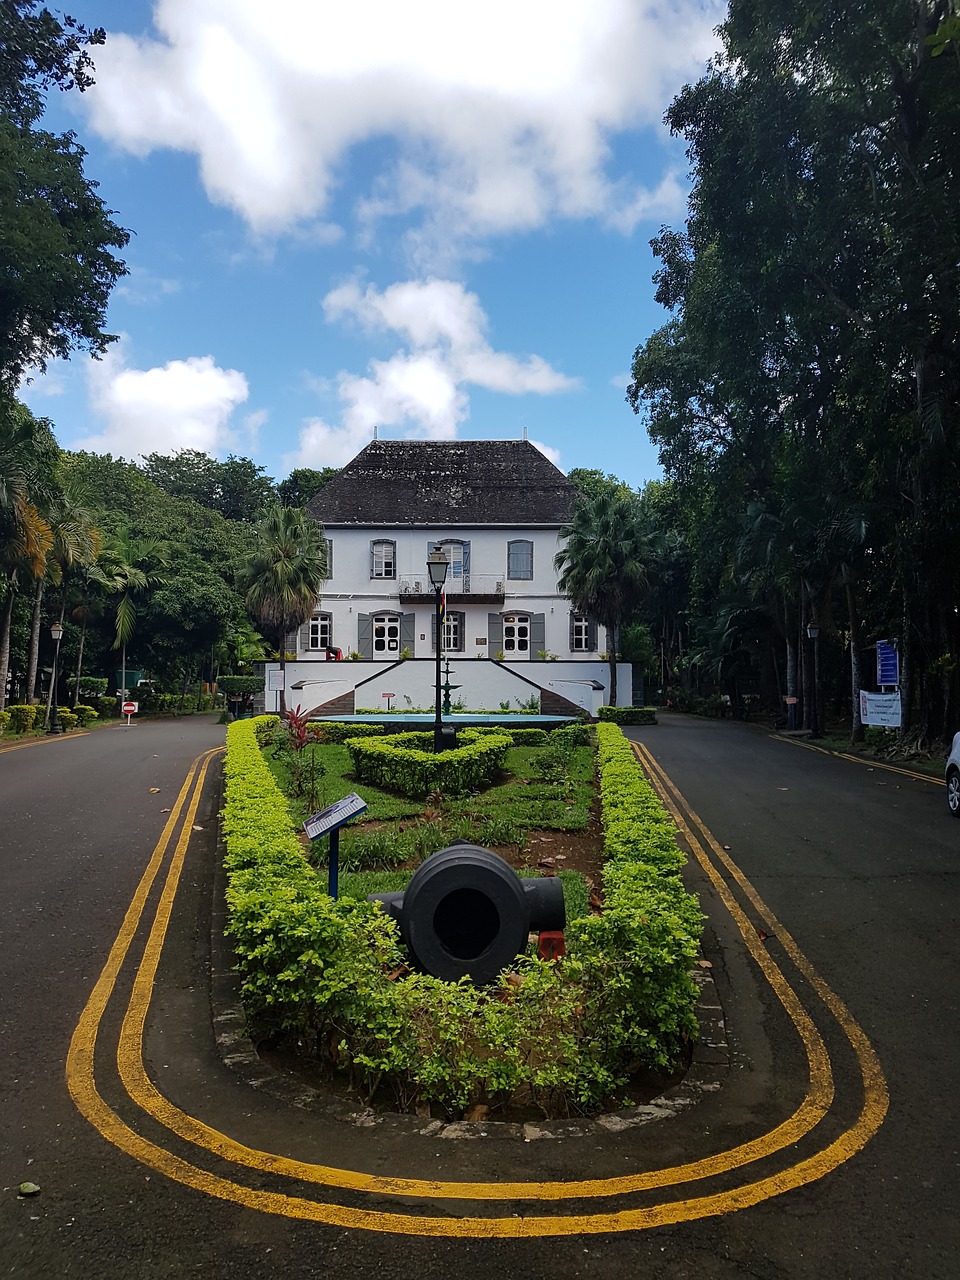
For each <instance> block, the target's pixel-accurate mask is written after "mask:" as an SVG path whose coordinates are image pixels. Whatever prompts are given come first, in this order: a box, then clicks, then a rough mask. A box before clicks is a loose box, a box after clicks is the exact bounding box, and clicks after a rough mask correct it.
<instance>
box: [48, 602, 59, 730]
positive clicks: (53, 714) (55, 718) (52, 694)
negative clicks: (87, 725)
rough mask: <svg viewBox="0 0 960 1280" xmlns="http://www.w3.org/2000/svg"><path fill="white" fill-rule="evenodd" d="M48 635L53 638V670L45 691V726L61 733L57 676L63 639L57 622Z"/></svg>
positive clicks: (53, 624)
mask: <svg viewBox="0 0 960 1280" xmlns="http://www.w3.org/2000/svg"><path fill="white" fill-rule="evenodd" d="M50 635H51V636H52V638H53V670H52V671H51V672H50V688H49V690H48V691H47V719H46V726H45V727H47V728H48V729H49V732H50V733H62V732H63V729H62V728H61V726H60V717H59V715H58V714H57V698H56V693H57V676H58V672H59V668H60V641H61V640H62V639H63V627H62V626H61V625H60V623H59V622H54V623H52V625H51V627H50Z"/></svg>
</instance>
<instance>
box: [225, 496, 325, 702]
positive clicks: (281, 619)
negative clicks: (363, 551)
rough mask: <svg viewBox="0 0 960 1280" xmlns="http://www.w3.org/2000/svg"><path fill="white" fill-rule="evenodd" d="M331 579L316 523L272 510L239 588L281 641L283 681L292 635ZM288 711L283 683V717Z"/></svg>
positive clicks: (289, 510)
mask: <svg viewBox="0 0 960 1280" xmlns="http://www.w3.org/2000/svg"><path fill="white" fill-rule="evenodd" d="M326 574H327V566H326V543H325V541H324V537H323V530H322V529H321V527H320V525H319V524H318V523H317V521H315V520H312V519H311V518H310V517H309V516H307V514H306V512H305V511H304V510H303V508H302V507H284V506H281V505H280V504H277V505H275V506H273V507H271V508H270V509H269V510H268V511H267V513H266V514H265V515H264V517H263V519H262V520H261V521H260V523H259V525H258V526H257V546H256V549H255V551H254V553H253V556H252V557H251V559H250V563H249V564H248V565H247V566H246V567H245V568H244V570H243V571H242V572H241V574H240V578H239V587H240V590H241V591H242V592H243V593H244V598H245V600H246V605H247V609H248V610H249V612H250V614H251V616H252V617H253V618H254V620H255V621H256V622H257V623H258V625H259V626H260V627H261V629H262V630H263V631H264V632H265V633H266V634H267V635H268V636H271V637H273V638H275V639H276V642H277V649H278V652H279V657H280V671H281V675H282V679H284V680H285V673H286V642H287V635H288V633H289V632H291V631H295V630H296V629H297V628H298V627H300V626H301V625H302V624H303V623H304V622H305V621H306V619H307V618H309V617H310V615H311V613H312V612H313V610H314V608H315V606H316V602H317V597H318V596H319V594H320V589H321V587H322V585H323V582H324V579H325V578H326ZM286 709H287V708H286V700H285V696H284V685H283V683H281V686H280V710H281V713H285V712H286Z"/></svg>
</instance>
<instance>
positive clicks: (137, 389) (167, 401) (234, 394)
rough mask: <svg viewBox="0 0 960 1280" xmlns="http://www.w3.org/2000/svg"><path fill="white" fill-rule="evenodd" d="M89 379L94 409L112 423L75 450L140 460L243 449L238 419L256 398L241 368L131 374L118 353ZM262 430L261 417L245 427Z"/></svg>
mask: <svg viewBox="0 0 960 1280" xmlns="http://www.w3.org/2000/svg"><path fill="white" fill-rule="evenodd" d="M88 377H89V388H90V400H91V405H92V408H93V410H94V412H95V413H96V414H97V415H98V416H99V417H100V418H102V419H103V420H104V421H105V424H106V425H105V427H104V429H103V431H101V432H99V433H98V434H96V435H92V436H88V437H86V438H85V439H81V440H77V441H75V442H73V443H72V445H71V448H75V449H89V450H91V451H93V452H95V453H112V454H114V455H117V456H120V457H124V458H129V459H133V458H136V457H138V456H140V455H143V454H148V453H154V452H157V453H164V454H170V453H175V452H176V451H177V450H178V449H199V450H201V451H202V452H204V453H209V454H214V455H216V454H223V453H224V452H226V451H228V450H229V449H231V448H233V447H234V446H235V442H236V439H237V437H236V435H235V433H234V431H233V430H232V427H231V418H232V415H233V412H234V410H235V409H236V408H237V407H238V406H239V405H241V404H243V403H244V401H246V399H247V398H248V396H249V388H248V386H247V380H246V378H245V377H244V375H243V374H242V373H239V372H238V371H237V370H236V369H221V368H219V367H218V366H217V365H216V364H215V363H214V359H213V357H212V356H190V357H189V358H188V359H186V360H170V361H168V362H167V363H166V364H165V365H163V366H162V367H159V368H153V369H128V368H126V367H125V364H124V358H123V352H122V350H118V349H117V348H116V347H114V348H112V349H111V350H110V352H109V353H108V354H107V356H106V357H105V358H104V359H103V360H100V361H96V362H94V363H92V364H91V365H90V368H89V374H88ZM258 425H259V422H258V420H257V415H256V414H253V415H250V417H249V418H248V419H247V422H246V424H245V427H246V430H247V431H248V432H250V431H255V430H256V428H257V426H258Z"/></svg>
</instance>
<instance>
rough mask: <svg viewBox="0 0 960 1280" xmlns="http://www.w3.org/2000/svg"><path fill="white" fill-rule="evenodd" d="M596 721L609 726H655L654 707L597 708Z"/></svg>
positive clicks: (655, 710) (655, 714)
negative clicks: (603, 722)
mask: <svg viewBox="0 0 960 1280" xmlns="http://www.w3.org/2000/svg"><path fill="white" fill-rule="evenodd" d="M597 719H598V720H600V721H605V722H607V723H610V724H656V723H657V709H656V707H597Z"/></svg>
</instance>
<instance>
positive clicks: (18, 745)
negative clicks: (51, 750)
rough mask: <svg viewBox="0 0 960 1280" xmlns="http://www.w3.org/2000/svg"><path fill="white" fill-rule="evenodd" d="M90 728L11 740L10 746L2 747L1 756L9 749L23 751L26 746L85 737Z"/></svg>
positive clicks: (40, 745) (42, 745) (39, 745)
mask: <svg viewBox="0 0 960 1280" xmlns="http://www.w3.org/2000/svg"><path fill="white" fill-rule="evenodd" d="M89 732H90V730H89V729H71V730H70V732H69V733H52V734H51V735H50V736H49V737H47V738H28V739H27V741H26V742H11V743H10V745H9V746H5V747H0V756H5V755H6V754H7V752H8V751H22V750H23V749H24V747H46V746H49V745H50V744H51V743H54V742H67V741H69V739H70V738H85V737H86V736H87V735H88V734H89Z"/></svg>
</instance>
